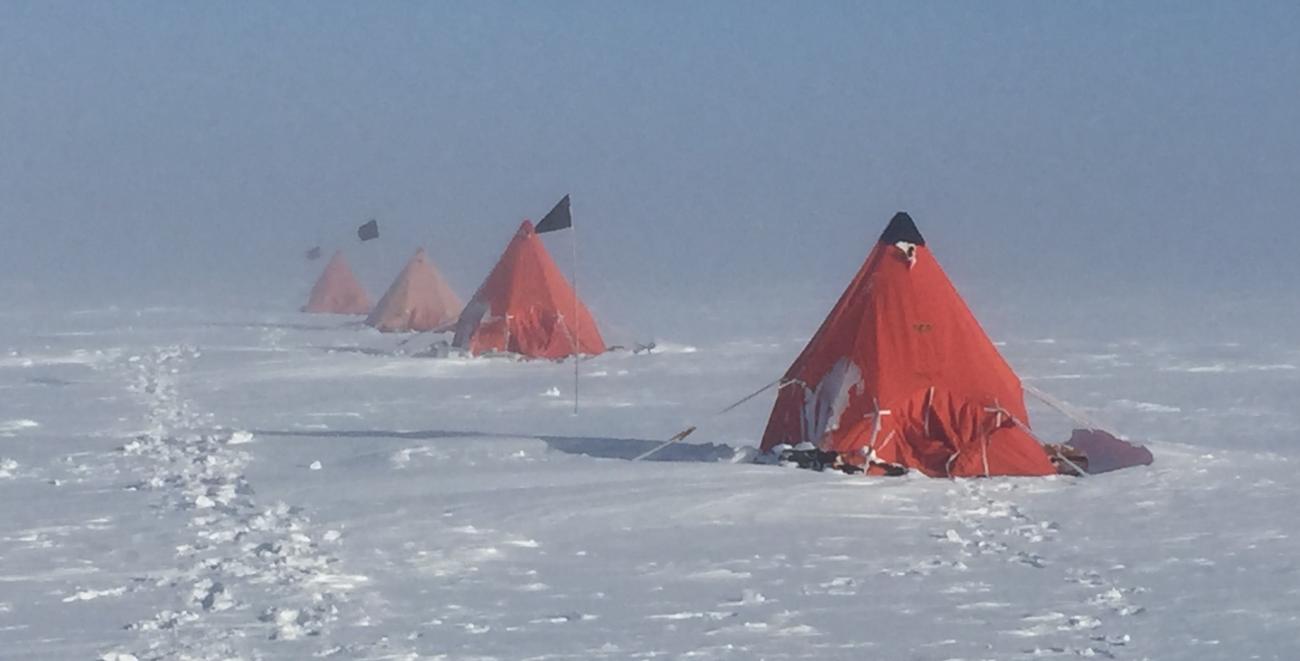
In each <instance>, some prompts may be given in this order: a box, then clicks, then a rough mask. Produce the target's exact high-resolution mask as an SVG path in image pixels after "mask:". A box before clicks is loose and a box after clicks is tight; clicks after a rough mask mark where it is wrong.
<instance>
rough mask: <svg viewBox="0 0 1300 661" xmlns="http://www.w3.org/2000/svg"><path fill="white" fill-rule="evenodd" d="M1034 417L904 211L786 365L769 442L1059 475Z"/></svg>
mask: <svg viewBox="0 0 1300 661" xmlns="http://www.w3.org/2000/svg"><path fill="white" fill-rule="evenodd" d="M1022 425H1023V426H1024V427H1023V428H1022ZM1028 425H1029V414H1028V412H1027V411H1026V409H1025V401H1024V394H1023V393H1022V391H1021V388H1020V379H1019V377H1017V376H1016V374H1015V372H1013V371H1012V370H1011V367H1010V366H1009V365H1008V364H1007V362H1006V360H1004V359H1003V358H1002V355H1001V354H999V353H998V350H997V348H996V347H994V346H993V342H992V341H990V340H989V338H988V336H987V335H985V333H984V330H983V329H982V328H980V325H979V322H977V321H976V320H975V317H974V315H972V314H971V312H970V310H969V309H968V308H967V307H966V303H965V302H964V301H963V300H962V298H961V296H960V295H959V294H958V293H957V290H956V289H955V288H954V287H953V285H952V283H951V282H950V281H949V280H948V276H947V275H945V274H944V272H943V269H941V268H940V267H939V263H938V262H937V261H936V260H935V258H934V256H933V255H932V254H931V252H930V250H929V248H927V247H926V245H925V239H924V238H923V237H922V236H921V233H920V232H919V231H918V230H917V229H916V225H915V224H914V223H913V222H912V219H911V217H910V216H908V215H907V214H906V213H899V214H896V215H895V216H894V218H893V220H892V221H890V223H889V226H888V227H887V228H886V229H885V231H884V233H883V234H881V237H880V240H879V242H878V243H877V244H876V246H875V248H873V249H872V251H871V254H870V255H868V256H867V261H866V262H865V263H864V264H863V265H862V268H861V269H860V270H859V271H858V274H857V276H855V277H854V278H853V282H851V283H850V284H849V287H848V289H847V290H845V292H844V294H843V295H841V296H840V299H839V302H838V303H836V304H835V307H834V309H832V310H831V313H830V316H828V317H827V318H826V321H825V322H823V323H822V326H821V328H820V329H818V331H817V333H816V335H814V336H813V338H812V340H811V341H810V342H809V343H808V346H807V347H805V348H804V350H803V353H801V354H800V355H799V357H798V359H796V360H795V362H794V364H793V365H791V366H790V369H789V371H787V372H786V374H785V378H784V379H783V381H782V385H781V389H780V391H779V393H778V395H777V400H776V405H775V407H774V408H773V409H772V415H771V417H770V419H769V420H768V424H767V430H766V431H765V432H764V433H763V442H762V446H761V448H762V450H764V451H767V450H771V449H772V448H774V447H776V446H777V445H780V444H789V445H798V444H799V443H802V442H809V443H812V444H814V445H816V446H817V447H819V448H820V449H822V450H825V451H829V452H838V453H841V455H842V456H845V457H854V458H857V459H859V460H860V462H861V463H862V464H867V463H868V462H870V463H871V464H872V465H873V466H874V467H877V468H879V466H880V465H881V464H895V465H901V466H904V467H906V468H910V469H914V470H919V471H921V472H922V473H924V474H926V475H930V476H952V477H972V476H988V475H1051V474H1054V473H1056V470H1055V468H1054V467H1053V466H1052V463H1051V461H1050V460H1049V458H1048V455H1047V452H1046V451H1045V450H1044V449H1043V447H1042V446H1041V445H1040V444H1039V443H1038V442H1037V441H1036V440H1035V439H1034V438H1033V436H1031V435H1030V434H1029V433H1028V432H1027V431H1026V430H1027V428H1028ZM876 472H879V471H876Z"/></svg>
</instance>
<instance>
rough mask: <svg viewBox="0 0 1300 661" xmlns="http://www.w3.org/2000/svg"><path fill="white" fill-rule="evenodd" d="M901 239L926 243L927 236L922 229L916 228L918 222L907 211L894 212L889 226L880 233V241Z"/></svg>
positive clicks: (890, 241) (896, 241) (917, 243)
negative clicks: (913, 220) (924, 235)
mask: <svg viewBox="0 0 1300 661" xmlns="http://www.w3.org/2000/svg"><path fill="white" fill-rule="evenodd" d="M899 241H906V242H907V243H915V244H916V245H918V246H923V245H925V237H923V236H921V230H918V229H916V223H914V222H912V217H911V216H909V215H907V212H906V211H899V212H898V213H896V214H894V217H893V218H892V219H890V221H889V226H888V227H886V228H885V231H884V232H882V233H881V234H880V243H898V242H899Z"/></svg>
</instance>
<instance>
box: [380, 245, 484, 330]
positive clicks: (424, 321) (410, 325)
mask: <svg viewBox="0 0 1300 661" xmlns="http://www.w3.org/2000/svg"><path fill="white" fill-rule="evenodd" d="M460 310H461V302H460V298H459V297H457V296H456V292H453V291H452V290H451V287H450V286H448V285H447V281H446V280H443V278H442V274H440V273H438V269H437V268H435V267H434V266H433V264H432V263H431V262H430V261H429V257H428V255H426V254H425V252H424V248H420V249H419V250H417V251H416V253H415V256H413V257H411V261H409V262H407V264H406V268H404V269H402V273H401V274H400V275H398V276H397V280H395V281H393V284H392V286H391V287H389V288H388V292H387V293H385V294H384V297H383V298H381V299H379V304H378V305H376V306H375V309H374V310H373V311H372V312H371V313H370V316H369V317H368V318H367V319H366V323H367V324H368V325H370V326H374V327H375V328H377V329H379V330H380V331H383V332H385V333H400V332H404V331H431V330H437V329H440V328H443V327H447V326H449V325H450V324H453V323H455V321H456V318H457V317H459V316H460Z"/></svg>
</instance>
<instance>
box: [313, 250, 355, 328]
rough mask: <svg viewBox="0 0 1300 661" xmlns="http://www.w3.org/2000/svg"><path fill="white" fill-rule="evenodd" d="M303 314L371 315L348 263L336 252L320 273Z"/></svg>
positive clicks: (340, 253) (341, 253) (341, 252)
mask: <svg viewBox="0 0 1300 661" xmlns="http://www.w3.org/2000/svg"><path fill="white" fill-rule="evenodd" d="M302 311H303V312H312V313H318V314H366V313H368V312H370V297H369V296H368V295H366V290H365V289H364V288H363V287H362V286H361V283H360V282H357V277H356V276H355V275H353V274H352V269H351V268H349V267H348V262H347V260H346V259H344V258H343V251H342V250H339V251H337V252H335V253H334V256H333V257H331V258H330V261H329V264H326V265H325V270H324V271H323V272H321V274H320V278H318V279H317V280H316V284H315V286H313V287H312V288H311V296H310V297H309V298H308V299H307V305H304V306H303V308H302Z"/></svg>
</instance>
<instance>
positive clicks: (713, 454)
mask: <svg viewBox="0 0 1300 661" xmlns="http://www.w3.org/2000/svg"><path fill="white" fill-rule="evenodd" d="M253 434H255V435H257V436H267V437H294V438H356V439H362V438H388V439H402V440H412V441H430V440H438V439H445V438H484V437H506V438H536V439H539V440H541V441H542V442H544V443H546V445H547V447H549V448H550V449H551V450H553V451H556V452H563V453H565V454H576V455H583V456H587V457H595V458H597V459H623V460H625V461H631V460H632V459H634V458H636V457H638V456H640V455H641V454H643V453H645V452H646V451H648V450H651V449H653V448H655V447H658V446H659V445H661V444H662V443H663V441H650V440H643V439H635V438H605V437H601V436H521V435H517V434H488V433H485V432H479V431H451V430H423V431H394V430H384V429H371V430H327V429H322V430H310V429H304V430H266V429H263V430H253ZM735 456H736V448H733V447H731V446H730V445H726V444H723V443H699V444H695V443H677V444H674V445H670V446H668V447H665V448H664V449H662V450H660V451H659V452H657V453H655V454H654V456H651V457H649V458H647V459H646V461H678V462H705V463H708V462H718V461H731V460H732V458H734V457H735Z"/></svg>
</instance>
